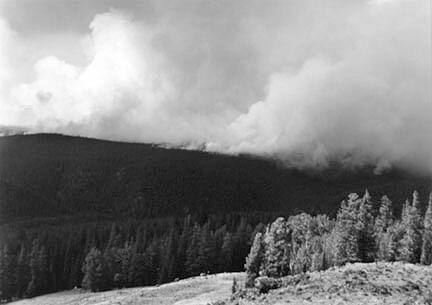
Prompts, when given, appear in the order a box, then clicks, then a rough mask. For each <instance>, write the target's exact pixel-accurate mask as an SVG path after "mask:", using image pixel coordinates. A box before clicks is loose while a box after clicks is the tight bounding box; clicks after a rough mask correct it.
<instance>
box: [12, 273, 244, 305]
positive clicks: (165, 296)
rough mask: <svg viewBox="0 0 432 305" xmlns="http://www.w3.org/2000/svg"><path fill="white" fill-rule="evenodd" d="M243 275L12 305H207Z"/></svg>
mask: <svg viewBox="0 0 432 305" xmlns="http://www.w3.org/2000/svg"><path fill="white" fill-rule="evenodd" d="M234 277H235V278H236V279H237V280H238V281H239V282H242V281H243V280H244V274H243V273H220V274H215V275H206V276H198V277H194V278H189V279H185V280H180V281H178V282H173V283H169V284H164V285H160V286H152V287H140V288H125V289H119V290H111V291H105V292H97V293H91V292H88V291H84V290H81V289H74V290H70V291H64V292H58V293H52V294H47V295H43V296H39V297H35V298H32V299H25V300H21V301H17V302H12V303H10V304H13V305H111V304H113V305H138V304H140V305H141V304H145V305H156V304H157V305H171V304H175V305H206V304H208V303H211V302H214V301H219V300H223V299H227V298H229V296H230V295H231V286H232V282H233V278H234Z"/></svg>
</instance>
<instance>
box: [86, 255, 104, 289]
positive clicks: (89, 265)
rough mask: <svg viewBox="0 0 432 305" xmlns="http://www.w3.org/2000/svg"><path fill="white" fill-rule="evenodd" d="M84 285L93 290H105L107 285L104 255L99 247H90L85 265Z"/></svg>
mask: <svg viewBox="0 0 432 305" xmlns="http://www.w3.org/2000/svg"><path fill="white" fill-rule="evenodd" d="M83 273H84V278H83V280H82V287H83V288H85V289H89V290H91V291H103V290H105V289H107V288H108V286H107V282H108V279H107V272H106V264H105V260H104V256H103V254H102V252H101V251H100V250H99V249H97V248H92V249H90V252H89V253H88V254H87V256H86V258H85V263H84V265H83Z"/></svg>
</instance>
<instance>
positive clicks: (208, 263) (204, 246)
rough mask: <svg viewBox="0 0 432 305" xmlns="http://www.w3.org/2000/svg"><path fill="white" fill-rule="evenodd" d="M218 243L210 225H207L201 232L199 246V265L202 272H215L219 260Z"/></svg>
mask: <svg viewBox="0 0 432 305" xmlns="http://www.w3.org/2000/svg"><path fill="white" fill-rule="evenodd" d="M216 251H217V249H216V241H215V239H214V236H213V233H212V232H211V231H210V227H209V224H208V223H207V224H205V225H204V227H203V228H202V230H201V236H200V241H199V246H198V258H197V263H198V265H199V266H200V271H201V272H205V273H211V272H214V271H215V269H216V258H217V256H216V255H217V252H216Z"/></svg>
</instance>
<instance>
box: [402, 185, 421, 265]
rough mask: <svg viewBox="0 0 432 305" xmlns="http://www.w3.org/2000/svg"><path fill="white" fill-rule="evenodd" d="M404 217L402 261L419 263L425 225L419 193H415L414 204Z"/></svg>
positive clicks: (409, 206) (409, 207) (408, 208)
mask: <svg viewBox="0 0 432 305" xmlns="http://www.w3.org/2000/svg"><path fill="white" fill-rule="evenodd" d="M404 217H405V219H402V223H403V225H404V226H405V235H404V237H403V239H402V241H401V247H402V248H401V259H402V260H404V261H406V262H410V263H418V262H419V261H420V256H421V247H422V227H423V223H422V217H421V215H420V201H419V198H418V192H417V191H414V193H413V201H412V204H411V205H408V207H407V210H406V212H405V214H404Z"/></svg>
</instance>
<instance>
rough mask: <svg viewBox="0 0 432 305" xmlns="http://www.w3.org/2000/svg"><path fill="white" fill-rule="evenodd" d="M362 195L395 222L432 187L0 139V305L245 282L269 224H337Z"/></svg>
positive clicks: (66, 140)
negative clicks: (74, 291)
mask: <svg viewBox="0 0 432 305" xmlns="http://www.w3.org/2000/svg"><path fill="white" fill-rule="evenodd" d="M366 188H368V189H369V192H370V193H371V194H372V195H373V197H374V198H380V197H381V195H383V194H388V196H389V197H390V198H391V200H392V201H393V208H394V213H395V215H398V214H399V213H400V210H401V207H402V205H403V202H404V201H405V199H406V198H408V197H410V196H411V192H412V190H413V189H417V190H418V191H419V195H418V196H419V198H425V197H426V196H427V195H428V194H429V192H430V179H429V178H428V177H422V176H416V175H413V174H409V173H407V172H404V171H402V170H393V171H391V172H388V173H386V174H383V175H374V174H373V173H372V169H371V168H366V169H361V170H343V169H342V168H340V167H337V168H336V167H332V168H329V169H326V170H322V171H319V172H307V171H300V170H295V169H289V168H287V167H284V166H282V165H281V164H278V163H277V162H276V161H272V160H264V159H258V158H254V157H251V156H226V155H218V154H210V153H206V152H200V151H188V150H181V149H166V148H161V147H156V146H153V145H149V144H131V143H116V142H109V141H101V140H94V139H85V138H79V137H69V136H61V135H52V134H36V135H24V136H9V137H2V138H0V199H1V201H0V213H1V214H0V215H1V225H0V232H1V234H0V244H1V248H0V298H1V299H5V300H10V299H12V298H17V297H27V296H34V295H39V294H44V293H48V292H53V291H58V290H64V289H71V288H73V287H75V286H78V287H81V286H83V287H87V288H89V289H92V290H105V289H111V288H114V287H131V286H139V285H152V284H156V283H164V282H168V281H172V280H174V279H176V278H184V277H188V276H193V275H198V274H200V273H203V272H204V273H207V272H210V273H214V272H223V271H241V270H243V266H244V263H245V257H246V256H247V253H248V252H249V249H250V247H251V245H252V241H253V238H254V236H255V235H256V233H257V232H264V231H263V230H264V228H265V224H266V223H268V222H270V221H272V220H273V219H275V218H276V217H277V216H285V217H289V216H290V215H294V214H296V213H300V212H307V213H310V214H312V215H316V214H318V213H326V214H328V215H329V216H330V217H332V216H334V215H336V212H337V210H338V208H339V204H340V202H341V200H342V199H344V198H346V196H347V195H348V194H349V193H352V192H363V191H364V190H365V189H366ZM421 202H425V201H421ZM378 206H379V202H377V201H373V202H372V204H371V208H372V209H375V210H377V208H378ZM419 209H420V210H422V209H424V205H421V204H420V206H419ZM299 268H300V269H301V268H302V267H299Z"/></svg>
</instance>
